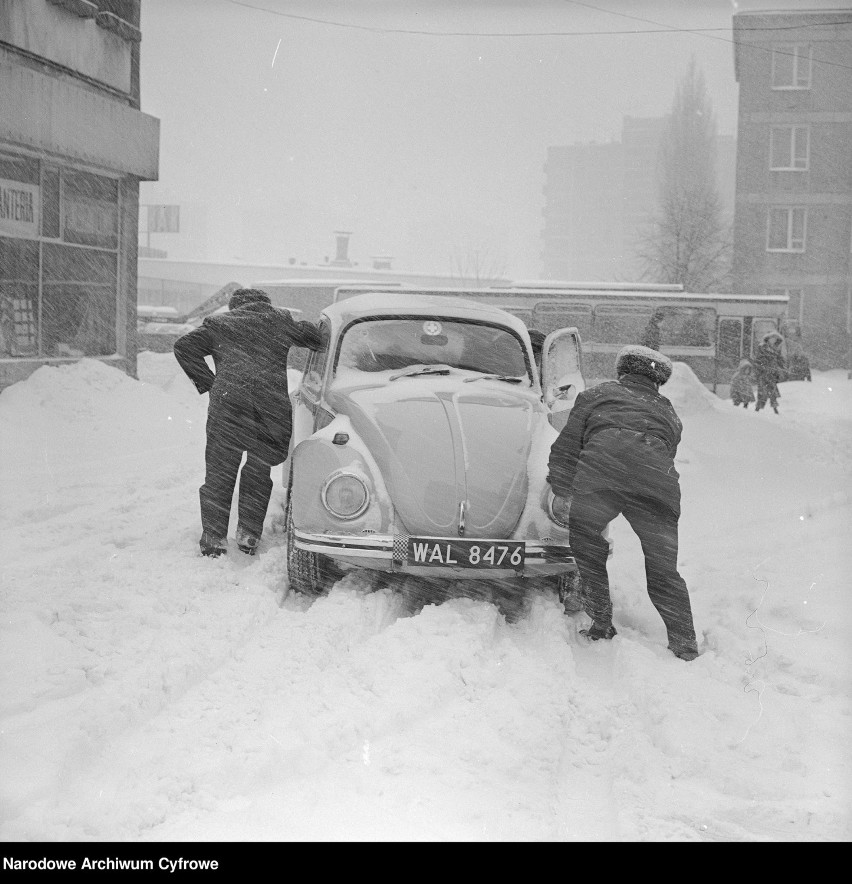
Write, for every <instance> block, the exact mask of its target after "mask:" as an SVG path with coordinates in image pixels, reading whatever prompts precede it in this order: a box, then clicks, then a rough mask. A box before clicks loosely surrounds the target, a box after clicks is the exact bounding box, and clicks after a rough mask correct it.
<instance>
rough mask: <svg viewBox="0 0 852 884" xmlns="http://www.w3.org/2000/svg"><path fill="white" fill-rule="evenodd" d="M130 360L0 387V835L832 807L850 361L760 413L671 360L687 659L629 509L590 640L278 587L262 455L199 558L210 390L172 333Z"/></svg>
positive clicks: (612, 818)
mask: <svg viewBox="0 0 852 884" xmlns="http://www.w3.org/2000/svg"><path fill="white" fill-rule="evenodd" d="M139 374H140V380H138V381H136V380H133V379H131V378H128V377H126V376H124V375H123V374H121V373H120V372H118V371H117V370H115V369H112V368H108V367H106V366H104V365H101V364H100V363H98V362H95V361H91V360H84V361H82V362H80V363H78V364H76V365H70V366H66V367H62V368H48V367H44V368H41V369H39V370H38V371H37V372H36V373H35V374H34V375H32V376H31V377H30V378H29V379H27V380H26V381H23V382H21V383H19V384H16V385H14V386H12V387H10V388H8V389H6V390H4V391H3V392H2V394H0V452H2V458H0V499H2V512H0V577H2V623H0V627H1V628H2V634H0V655H2V657H0V672H2V676H0V677H2V692H0V697H1V698H2V712H0V716H2V717H1V718H0V839H2V840H3V841H7V842H11V841H28V842H34V841H45V840H47V841H74V842H77V841H79V842H88V841H93V842H94V841H133V842H140V841H220V840H221V841H292V840H384V841H393V840H442V841H457V840H474V841H495V840H518V841H539V840H542V841H559V840H568V841H571V840H593V841H618V840H630V841H719V840H726V841H758V840H759V841H786V840H791V841H847V840H849V839H850V836H852V824H851V822H850V821H851V820H852V814H850V795H852V784H851V783H850V765H849V747H850V745H852V740H850V736H852V733H850V731H852V727H850V725H851V724H852V718H850V711H852V707H850V668H851V667H850V655H852V622H850V590H852V580H850V574H852V551H850V550H852V546H850V542H849V538H850V536H852V532H850V512H852V507H850V497H849V488H850V481H849V480H850V464H852V381H850V380H848V379H847V377H846V373H845V372H842V371H834V372H827V373H815V374H814V380H813V382H812V383H805V382H796V383H787V384H783V385H782V398H781V414H780V415H774V414H772V413H771V411H764V412H761V413H759V414H755V413H754V412H753V411H751V410H749V411H744V410H743V409H735V408H734V407H733V406H732V405H731V404H730V402H726V401H722V400H719V399H716V398H715V397H714V396H712V395H711V394H710V393H708V392H707V391H706V390H705V389H704V388H703V387H702V386H701V385H700V384H699V383H698V382H697V381H696V379H695V377H694V376H693V375H692V374H691V372H689V370H688V369H686V367H685V366H683V365H682V364H677V365H676V371H675V375H674V377H673V379H672V380H671V381H670V382H669V384H668V385H667V386H666V387H665V388H663V392H664V393H666V394H667V395H669V397H670V398H671V399H672V400H673V402H674V404H675V406H676V408H677V409H678V411H679V413H680V414H681V417H682V418H683V421H684V425H685V430H684V440H683V444H682V448H681V451H680V453H679V458H678V468H679V469H680V471H681V474H682V484H683V497H684V512H683V518H682V521H681V556H680V559H681V565H682V568H681V570H682V573H683V575H684V577H685V578H686V581H687V583H688V585H689V588H690V592H691V595H692V601H693V608H694V613H695V620H696V625H697V628H698V631H699V635H700V637H701V638H700V644H701V648H702V651H703V653H702V656H701V657H699V658H698V659H697V660H696V661H694V662H692V663H684V662H683V661H680V660H677V659H676V658H674V657H673V656H672V655H671V654H669V653H668V652H667V651H666V648H665V634H664V630H663V627H662V623H661V622H660V620H659V618H658V617H657V614H656V612H655V611H654V609H653V607H652V606H651V603H650V602H649V600H648V598H647V595H646V594H645V591H644V576H643V570H642V564H641V558H640V551H639V546H638V542H637V541H636V539H635V538H634V536H633V535H632V533H631V532H630V529H629V528H628V527H627V526H626V523H624V522H623V521H621V520H618V521H617V522H616V523H615V525H614V527H613V532H612V533H613V537H614V541H615V553H614V556H613V558H612V559H611V561H610V571H611V575H612V582H613V596H614V601H615V609H616V614H615V622H616V625H617V627H618V629H619V635H618V636H617V637H616V638H615V640H614V641H612V642H611V643H608V644H607V643H603V642H600V643H597V644H593V645H588V644H586V643H585V641H584V640H583V639H582V638H581V637H579V636H578V635H577V629H578V628H579V627H580V626H582V625H585V622H586V621H585V618H584V616H583V615H575V616H573V617H567V616H564V615H563V614H562V613H561V610H560V608H559V606H558V604H557V602H556V599H555V598H553V597H551V596H547V595H542V596H541V597H538V598H536V599H535V600H534V603H533V605H532V607H531V609H530V611H529V614H528V616H526V617H525V618H523V619H521V620H519V621H518V622H514V623H507V622H506V620H505V619H504V618H503V616H502V615H501V614H500V613H499V612H498V610H497V609H496V608H495V607H494V606H493V605H492V604H490V603H488V602H486V601H482V600H479V601H473V600H469V599H459V600H451V601H448V602H445V603H444V604H441V605H427V606H426V607H424V608H422V609H421V610H419V611H418V610H417V608H416V607H414V608H411V607H410V606H407V605H406V604H404V600H403V599H402V598H401V597H400V596H399V595H394V594H393V593H391V592H390V591H389V590H386V589H385V590H377V591H373V589H372V587H371V584H370V582H369V581H368V580H367V579H365V578H363V577H360V576H353V575H350V576H348V577H347V578H346V579H344V580H342V581H340V582H339V583H338V584H337V585H336V586H335V587H334V589H333V590H332V592H331V593H330V595H328V596H327V597H325V598H321V599H319V600H317V601H315V602H313V604H311V603H309V602H308V601H307V600H306V599H304V598H301V597H294V596H293V595H289V594H288V592H287V577H286V570H285V562H286V550H285V544H284V536H283V534H282V533H281V530H280V528H281V515H280V511H281V503H282V490H281V488H280V474H279V475H277V476H276V478H277V479H278V480H279V481H278V482H277V487H276V491H275V492H274V497H273V501H272V505H271V507H270V514H269V517H268V519H267V530H266V532H265V536H264V539H263V542H262V545H261V548H260V552H259V554H258V555H257V556H256V557H255V558H247V557H245V556H243V555H242V554H240V553H239V552H238V550H237V549H236V547H235V546H234V545H233V541H231V542H232V548H231V554H230V555H229V556H227V557H224V558H222V559H218V560H208V559H202V558H200V557H199V556H198V547H197V541H198V535H199V533H200V529H199V523H198V494H197V489H198V486H199V485H200V484H201V482H202V477H203V445H204V419H205V410H206V405H207V397H206V396H204V397H200V396H198V395H197V394H196V392H195V390H194V389H193V388H192V387H191V385H190V384H189V382H188V381H187V380H186V379H185V378H184V377H183V375H181V374H180V372H179V370H178V368H177V366H176V364H175V361H174V359H173V357H172V356H171V355H170V354H164V355H160V354H143V355H142V357H141V358H140V366H139ZM276 473H277V470H276ZM232 530H233V528H232ZM232 537H233V533H232Z"/></svg>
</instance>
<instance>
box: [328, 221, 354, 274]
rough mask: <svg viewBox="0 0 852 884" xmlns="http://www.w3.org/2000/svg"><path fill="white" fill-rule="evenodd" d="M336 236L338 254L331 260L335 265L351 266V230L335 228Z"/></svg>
mask: <svg viewBox="0 0 852 884" xmlns="http://www.w3.org/2000/svg"><path fill="white" fill-rule="evenodd" d="M334 236H335V238H336V239H337V254H336V255H335V256H334V260H333V261H332V262H331V263H332V264H334V266H335V267H351V266H352V262H351V261H350V260H349V256H348V254H347V253H348V251H349V237H350V236H352V231H351V230H335V231H334Z"/></svg>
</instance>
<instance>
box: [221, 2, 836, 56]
mask: <svg viewBox="0 0 852 884" xmlns="http://www.w3.org/2000/svg"><path fill="white" fill-rule="evenodd" d="M227 2H228V3H231V4H233V5H234V6H244V7H245V8H247V9H253V10H255V11H256V12H267V13H269V14H270V15H277V16H279V17H281V18H291V19H296V20H297V21H306V22H312V23H313V24H319V25H327V26H328V27H333V28H348V29H350V30H356V31H370V32H372V33H376V34H404V35H408V36H421V37H498V38H499V37H505V38H513V37H605V36H622V37H623V36H635V35H639V34H694V35H695V36H696V37H706V38H707V39H709V40H720V41H721V42H723V43H729V44H730V45H732V46H747V47H750V48H751V49H757V50H759V51H762V52H775V53H776V54H777V55H788V56H790V57H795V53H792V52H784V51H783V50H780V49H773V48H767V47H766V46H758V45H757V44H754V43H749V42H748V41H745V40H732V39H729V38H727V37H720V36H717V35H716V34H714V33H710V32H711V31H727V30H728V28H676V27H674V26H672V25H666V24H663V23H661V22H657V21H653V20H652V19H647V18H641V17H639V16H636V15H629V14H628V13H626V12H615V11H613V10H611V9H603V8H601V7H599V6H593V5H592V4H591V3H580V2H578V0H565V2H566V3H573V4H574V5H576V6H584V7H586V8H587V9H593V10H595V11H596V12H604V13H608V14H609V15H618V16H621V17H622V18H629V19H633V20H634V21H640V22H644V23H646V24H652V25H658V26H659V27H658V28H654V29H652V28H643V29H642V30H639V31H637V30H635V29H634V30H630V31H423V30H417V29H414V28H386V27H379V26H378V25H360V24H353V23H351V22H340V21H330V20H328V19H324V18H313V17H312V16H308V15H297V14H296V13H294V12H282V11H280V10H278V9H269V8H268V7H266V6H257V5H256V4H254V3H248V2H247V0H227ZM839 24H840V25H847V24H852V18H850V19H848V20H846V21H840V22H814V23H812V24H809V25H772V26H770V27H763V28H744V27H738V28H737V30H738V31H740V32H743V31H791V30H801V29H802V28H815V27H834V26H836V25H839ZM811 61H812V62H815V63H816V64H825V65H830V66H832V67H839V68H845V69H846V70H852V65H848V64H843V63H842V62H839V61H828V60H827V59H823V58H811Z"/></svg>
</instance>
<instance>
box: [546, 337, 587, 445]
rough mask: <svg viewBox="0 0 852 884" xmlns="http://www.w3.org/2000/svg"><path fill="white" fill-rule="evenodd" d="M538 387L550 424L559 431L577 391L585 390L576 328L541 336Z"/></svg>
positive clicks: (581, 354)
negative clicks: (541, 345)
mask: <svg viewBox="0 0 852 884" xmlns="http://www.w3.org/2000/svg"><path fill="white" fill-rule="evenodd" d="M541 388H542V390H543V391H544V404H545V405H546V406H547V408H548V410H549V411H550V417H549V420H550V423H551V425H552V426H553V428H554V429H556V430H561V429H562V428H563V427H564V426H565V423H566V421H567V420H568V413H569V412H570V411H571V408H572V407H573V405H574V400H575V399H576V398H577V394H578V393H582V392H583V390H585V389H586V380H585V378H584V377H583V347H582V343H581V342H580V333H579V331H577V329H576V328H560V329H557V330H556V331H554V332H551V333H550V334H549V335H548V336H547V337H546V338H545V339H544V346H543V347H542V354H541Z"/></svg>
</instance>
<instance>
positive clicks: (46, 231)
mask: <svg viewBox="0 0 852 884" xmlns="http://www.w3.org/2000/svg"><path fill="white" fill-rule="evenodd" d="M118 210H119V186H118V181H117V180H116V179H114V178H110V177H107V176H104V175H94V174H92V173H90V172H83V171H82V170H77V169H72V168H67V167H60V166H58V165H50V164H45V163H40V162H39V161H38V160H35V159H29V158H23V157H9V156H4V155H0V359H4V358H9V357H18V358H26V357H36V358H39V357H40V358H51V357H54V358H55V357H59V358H63V357H64V358H80V357H82V356H111V355H113V354H114V353H115V352H116V347H117V323H118V315H117V314H118V311H117V298H118V245H119V224H118Z"/></svg>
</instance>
